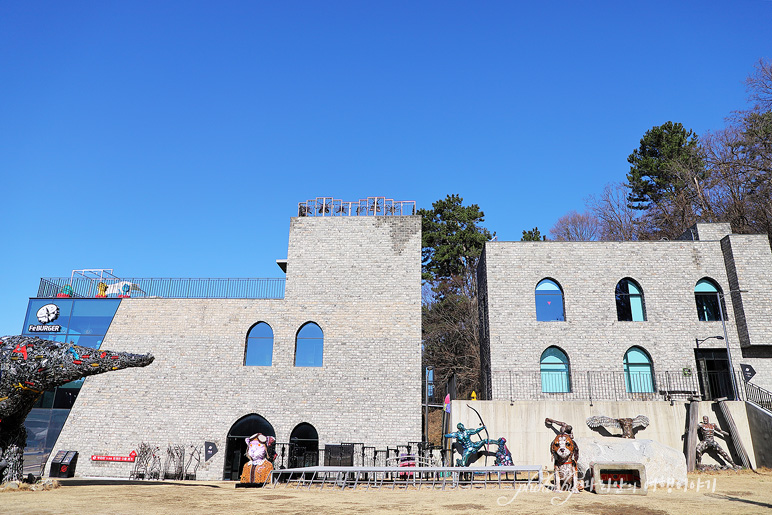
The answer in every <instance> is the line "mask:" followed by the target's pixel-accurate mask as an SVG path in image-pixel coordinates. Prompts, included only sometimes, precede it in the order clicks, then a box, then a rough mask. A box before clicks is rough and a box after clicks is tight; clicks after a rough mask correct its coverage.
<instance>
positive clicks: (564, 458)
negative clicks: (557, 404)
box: [544, 418, 584, 493]
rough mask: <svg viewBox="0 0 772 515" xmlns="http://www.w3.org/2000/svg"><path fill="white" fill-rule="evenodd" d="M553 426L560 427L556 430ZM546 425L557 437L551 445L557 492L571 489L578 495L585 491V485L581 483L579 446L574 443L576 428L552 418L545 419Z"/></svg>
mask: <svg viewBox="0 0 772 515" xmlns="http://www.w3.org/2000/svg"><path fill="white" fill-rule="evenodd" d="M553 424H554V425H556V426H557V427H558V429H555V428H554V427H553ZM544 425H546V426H547V427H549V428H550V429H552V430H553V431H555V433H556V436H555V438H554V439H553V440H552V443H551V444H550V454H551V455H552V460H553V462H554V464H555V490H567V489H568V488H570V489H571V492H573V493H578V492H579V491H580V490H584V485H582V483H580V482H579V469H578V467H577V463H578V461H579V446H578V445H576V442H575V441H574V428H573V427H572V426H571V425H569V424H566V423H565V422H561V421H559V420H553V419H551V418H546V419H544Z"/></svg>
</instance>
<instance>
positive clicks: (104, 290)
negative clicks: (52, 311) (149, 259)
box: [37, 277, 286, 299]
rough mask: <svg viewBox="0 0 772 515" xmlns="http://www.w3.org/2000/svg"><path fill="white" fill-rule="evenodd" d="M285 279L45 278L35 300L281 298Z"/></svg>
mask: <svg viewBox="0 0 772 515" xmlns="http://www.w3.org/2000/svg"><path fill="white" fill-rule="evenodd" d="M285 281H286V279H285V278H283V277H282V278H259V279H257V278H246V279H234V278H209V279H206V278H197V279H192V278H136V277H128V278H127V277H123V278H115V279H103V280H99V279H94V278H88V277H44V278H41V279H40V285H39V287H38V294H37V297H38V298H55V297H72V298H123V297H131V298H145V299H147V298H164V299H283V298H284V284H285Z"/></svg>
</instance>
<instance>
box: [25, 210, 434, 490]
mask: <svg viewBox="0 0 772 515" xmlns="http://www.w3.org/2000/svg"><path fill="white" fill-rule="evenodd" d="M404 204H407V205H408V206H412V208H411V209H407V208H406V206H405V205H404ZM368 209H369V212H368ZM299 214H300V215H302V216H298V217H295V218H292V219H291V221H290V229H289V247H288V250H287V259H286V260H284V259H282V260H278V261H277V263H278V264H279V266H280V267H282V268H283V269H284V271H285V272H286V284H285V287H284V288H283V290H284V292H283V295H281V294H278V295H268V296H269V297H271V296H272V297H276V298H254V297H258V296H260V295H250V294H249V293H247V294H241V295H237V296H238V297H241V298H207V295H205V294H200V295H199V294H195V295H190V294H185V293H179V291H178V290H179V287H180V284H177V283H174V284H173V285H171V286H169V285H166V286H165V287H164V288H166V290H163V289H158V288H159V285H163V280H159V281H158V283H157V284H156V285H155V286H154V285H153V284H152V281H150V280H131V279H130V280H123V281H120V282H114V284H112V285H111V286H114V285H120V284H124V285H127V286H125V287H124V288H123V289H122V290H121V292H122V293H123V294H124V295H121V296H116V295H114V294H113V293H112V288H111V287H108V290H107V291H104V288H102V292H101V293H102V295H103V296H105V298H97V299H95V298H85V297H87V295H78V291H77V290H76V291H74V292H67V293H68V294H71V295H72V297H71V298H50V297H52V295H40V294H39V295H38V297H41V298H33V299H30V304H29V308H28V315H27V321H26V323H25V334H30V333H28V332H27V330H28V329H32V327H30V326H34V324H36V322H35V321H34V320H33V319H34V318H35V314H36V312H37V311H38V310H39V309H40V308H41V306H42V305H43V304H50V303H54V304H56V303H61V304H63V303H66V302H71V303H72V304H73V305H72V306H71V307H70V308H66V307H65V308H63V309H62V316H61V319H64V318H65V317H64V311H66V310H67V309H70V310H71V311H72V313H73V317H74V313H75V311H78V310H79V311H80V312H81V313H85V312H96V311H99V309H97V308H98V306H97V303H111V304H112V305H111V306H109V308H110V309H112V313H114V316H112V315H110V314H109V313H107V314H103V316H102V317H103V319H104V317H106V316H107V317H110V316H111V318H110V319H109V320H108V321H107V325H109V329H107V326H105V327H104V329H102V336H99V337H98V338H97V340H95V341H94V342H92V345H91V346H94V347H96V348H98V347H99V346H100V345H101V346H102V348H105V349H109V350H114V351H129V352H134V353H145V352H151V353H153V354H154V356H155V361H154V363H152V364H151V365H150V366H148V367H146V368H142V369H134V370H126V371H120V372H115V373H109V374H104V375H100V376H94V377H89V378H87V379H86V380H85V381H84V382H83V385H82V388H81V389H80V392H79V394H78V395H77V401H74V402H71V403H70V404H71V405H70V406H69V408H70V411H69V416H68V417H67V418H66V422H64V424H63V428H62V430H61V434H60V435H59V437H58V440H56V443H55V444H53V443H51V442H50V438H49V445H50V446H52V447H53V449H54V450H61V449H73V450H77V451H79V453H80V461H79V463H78V465H77V473H78V475H84V476H114V477H128V475H129V473H130V471H131V470H132V466H133V464H132V463H124V462H115V461H100V460H98V459H89V458H90V457H91V456H96V457H99V456H126V455H128V454H129V453H130V452H131V451H132V450H135V449H137V448H138V446H139V444H140V443H141V442H146V443H148V444H150V445H154V446H158V447H159V448H160V453H163V452H164V450H165V448H166V446H167V445H168V444H183V445H186V446H187V445H198V446H201V445H203V444H204V442H209V444H207V445H208V448H209V449H210V450H214V449H217V452H216V454H214V455H213V456H211V458H210V459H208V460H205V459H204V458H203V457H202V459H201V465H200V467H199V468H198V470H197V478H198V479H223V478H226V479H231V478H235V477H237V474H238V472H239V471H240V467H241V463H243V460H244V458H242V456H243V454H244V452H243V451H244V444H243V440H244V437H245V436H249V435H250V434H252V433H254V432H258V431H260V432H263V433H266V434H273V435H275V437H276V439H277V441H278V442H289V441H299V442H305V445H307V450H309V451H312V452H315V450H316V448H317V447H318V448H322V447H325V446H327V445H332V444H340V443H341V442H361V443H364V444H366V445H369V446H376V447H385V446H386V445H394V444H397V443H407V442H408V441H411V440H412V441H420V438H421V409H420V406H421V404H420V403H421V371H420V360H421V220H420V217H419V216H415V204H414V203H413V202H410V203H397V202H392V201H390V200H388V199H383V198H371V199H368V201H362V202H360V203H345V202H344V203H341V202H340V201H333V200H332V199H321V200H319V199H317V201H309V203H303V204H301V206H300V209H299ZM403 214H404V216H403ZM312 215H314V216H312ZM322 215H325V216H322ZM341 215H342V216H341ZM356 215H358V216H356ZM362 215H375V216H362ZM104 282H105V283H106V282H109V281H104ZM232 286H233V285H232V284H231V285H230V286H229V287H232ZM154 288H155V289H154ZM175 288H177V289H176V290H174V291H175V292H176V293H169V292H170V291H171V290H172V289H175ZM210 288H211V287H210ZM156 291H163V292H166V293H155V294H154V292H156ZM193 296H196V297H201V298H190V297H193ZM53 297H55V296H53ZM185 297H187V298H185ZM212 297H214V296H212ZM88 303H91V304H88ZM110 309H106V308H105V309H103V310H102V311H105V312H107V311H110ZM73 320H74V318H73ZM66 324H67V322H66V321H65V322H63V325H62V327H63V329H62V330H63V331H69V332H67V334H66V335H65V336H62V337H63V338H66V341H71V339H72V338H71V335H72V334H74V332H77V331H75V325H73V328H70V329H68V328H67V326H66ZM73 324H75V322H73ZM80 325H81V326H82V325H83V323H81V324H80ZM103 325H104V324H103ZM81 332H82V331H81ZM92 333H93V331H92ZM63 334H64V333H63ZM46 335H47V336H48V337H53V338H55V337H57V336H56V335H53V334H51V333H46ZM76 336H77V335H76ZM84 341H85V340H84ZM76 343H78V342H76ZM49 406H50V403H49ZM43 408H44V406H42V405H41V408H40V409H43ZM54 411H56V410H54ZM33 418H34V417H33ZM210 444H213V445H210ZM52 455H53V453H52ZM50 460H51V458H50V457H49V463H50ZM290 464H292V463H290ZM295 464H296V465H297V464H300V463H295ZM47 470H48V467H46V471H47Z"/></svg>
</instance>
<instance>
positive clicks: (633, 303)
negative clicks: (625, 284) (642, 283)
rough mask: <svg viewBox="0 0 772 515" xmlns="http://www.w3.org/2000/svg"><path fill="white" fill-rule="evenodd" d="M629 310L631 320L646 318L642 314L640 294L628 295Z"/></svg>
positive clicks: (643, 319)
mask: <svg viewBox="0 0 772 515" xmlns="http://www.w3.org/2000/svg"><path fill="white" fill-rule="evenodd" d="M630 312H631V315H632V319H633V322H643V321H645V320H646V318H645V316H644V314H643V297H641V296H640V295H635V296H630Z"/></svg>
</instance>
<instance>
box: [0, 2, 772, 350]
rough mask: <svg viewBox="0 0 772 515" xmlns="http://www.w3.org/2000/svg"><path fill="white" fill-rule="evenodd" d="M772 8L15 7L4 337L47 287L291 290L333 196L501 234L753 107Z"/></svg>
mask: <svg viewBox="0 0 772 515" xmlns="http://www.w3.org/2000/svg"><path fill="white" fill-rule="evenodd" d="M770 26H772V2H770V1H764V0H740V1H736V2H711V1H708V2H705V1H702V2H695V1H682V2H651V1H650V2H528V3H521V2H454V1H437V2H421V1H419V2H398V1H389V2H362V1H359V2H346V1H332V2H322V1H313V2H303V1H289V2H258V1H254V2H236V1H230V2H193V1H185V2H171V1H164V2H142V1H132V2H97V1H92V2H80V1H71V2H50V1H35V2H12V1H10V0H6V1H0V198H2V211H0V217H1V218H0V219H1V220H2V224H1V225H0V242H1V243H2V248H3V252H2V256H3V257H2V268H0V335H2V334H18V333H19V332H20V331H21V328H22V324H23V318H24V313H25V309H26V305H27V299H28V298H29V297H30V296H32V295H35V293H36V292H37V285H38V281H39V278H40V277H62V276H69V275H70V272H71V270H72V269H79V268H113V269H115V273H116V274H117V275H123V276H133V277H280V276H281V275H282V273H281V271H280V270H279V268H278V267H277V266H276V264H275V260H276V259H277V258H284V257H286V252H287V231H288V228H289V218H290V217H291V216H294V215H295V214H296V213H297V203H298V202H299V201H302V200H305V199H311V198H314V197H317V196H334V197H335V198H340V199H343V200H356V199H359V198H364V197H367V196H386V197H389V198H394V199H398V200H415V201H417V203H418V206H419V207H430V206H431V203H432V202H433V201H435V200H437V199H439V198H443V197H445V195H447V194H449V193H458V194H460V195H461V196H462V197H464V199H465V201H466V202H468V203H472V202H473V203H477V204H479V205H480V207H481V208H482V209H483V211H484V212H485V214H486V224H485V225H486V226H487V227H488V228H489V229H491V230H494V231H496V232H497V233H498V236H499V239H500V240H519V239H520V236H521V234H522V231H523V230H524V229H530V228H532V227H534V226H538V227H539V228H540V229H541V231H542V232H543V233H546V232H547V231H548V230H549V228H550V227H551V226H552V225H553V224H554V223H555V221H556V220H557V218H559V217H560V216H561V215H563V214H565V213H566V212H567V211H569V210H572V209H575V210H579V211H581V210H582V209H583V206H584V199H585V197H586V196H587V195H590V194H596V193H600V191H601V190H602V189H603V186H604V185H605V184H607V183H609V182H612V181H622V180H624V177H625V174H626V173H627V171H628V165H627V161H626V159H627V156H628V155H629V154H630V153H631V152H632V150H633V149H634V148H636V147H637V145H638V141H639V140H640V138H641V136H642V135H643V133H644V132H645V131H646V130H648V129H649V128H651V127H652V126H654V125H659V124H662V123H664V122H666V121H668V120H673V121H677V122H681V123H683V124H684V125H685V126H686V127H689V128H691V129H694V130H695V131H696V132H698V133H703V132H705V131H707V130H715V129H719V128H721V127H722V125H723V123H724V117H726V116H727V115H728V114H730V112H731V111H732V110H735V109H742V108H744V107H746V105H747V104H746V100H745V97H746V93H745V87H744V85H743V80H744V78H745V77H746V76H747V75H748V74H749V73H750V72H751V71H752V69H753V65H754V63H755V62H756V61H757V60H758V59H759V58H762V57H764V58H772V36H771V35H770V31H769V27H770Z"/></svg>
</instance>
